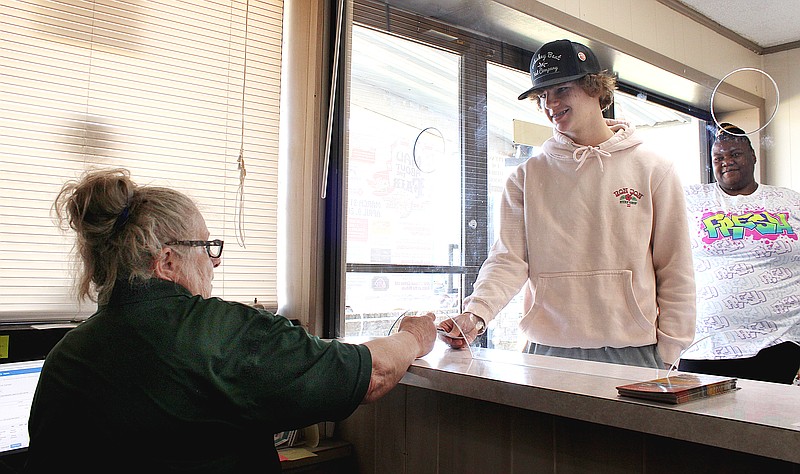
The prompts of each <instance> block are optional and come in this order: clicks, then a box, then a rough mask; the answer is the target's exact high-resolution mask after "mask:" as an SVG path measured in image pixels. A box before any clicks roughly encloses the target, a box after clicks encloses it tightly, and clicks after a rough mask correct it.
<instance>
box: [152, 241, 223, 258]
mask: <svg viewBox="0 0 800 474" xmlns="http://www.w3.org/2000/svg"><path fill="white" fill-rule="evenodd" d="M224 243H225V242H223V241H222V240H219V239H214V240H173V241H172V242H167V243H166V244H164V245H185V246H187V247H205V248H206V253H208V256H209V257H211V258H219V257H220V255H222V244H224Z"/></svg>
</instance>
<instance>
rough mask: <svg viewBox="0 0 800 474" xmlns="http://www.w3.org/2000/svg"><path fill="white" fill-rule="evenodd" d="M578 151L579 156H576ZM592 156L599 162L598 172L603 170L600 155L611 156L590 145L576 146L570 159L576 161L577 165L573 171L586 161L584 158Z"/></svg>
mask: <svg viewBox="0 0 800 474" xmlns="http://www.w3.org/2000/svg"><path fill="white" fill-rule="evenodd" d="M578 153H580V155H581V156H578ZM592 156H594V157H595V158H597V161H599V162H600V172H601V173H602V172H603V158H602V157H604V156H605V157H606V158H608V157H610V156H611V153H609V152H607V151H605V150H601V149H600V148H598V147H594V146H591V145H585V146H580V147H578V148H576V149H575V151H574V152H572V159H573V160H575V162H576V163H578V167H577V168H575V171H578V170H579V169H581V167H582V166H583V164H584V163H586V160H587V159H588V158H591V157H592Z"/></svg>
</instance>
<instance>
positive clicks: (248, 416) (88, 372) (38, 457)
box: [28, 280, 372, 473]
mask: <svg viewBox="0 0 800 474" xmlns="http://www.w3.org/2000/svg"><path fill="white" fill-rule="evenodd" d="M371 366H372V359H371V356H370V353H369V350H368V349H367V348H366V347H365V346H361V345H351V344H342V343H340V342H337V341H332V342H329V341H323V340H320V339H319V338H317V337H314V336H310V335H308V334H307V333H306V331H305V330H304V329H303V328H301V327H296V326H292V325H291V323H289V321H288V320H286V318H283V317H281V316H276V315H273V314H270V313H268V312H264V311H259V310H256V309H254V308H251V307H249V306H247V305H243V304H239V303H231V302H226V301H223V300H221V299H218V298H211V299H203V298H201V297H199V296H192V295H191V294H190V293H189V292H188V291H187V290H186V289H184V288H183V287H181V286H179V285H177V284H174V283H171V282H166V281H163V280H151V281H149V282H147V284H146V285H140V286H133V287H131V286H130V285H128V284H127V283H125V282H118V283H117V285H116V286H115V288H114V291H113V294H112V296H111V298H110V301H109V303H108V304H107V305H104V306H101V307H100V308H99V309H98V311H97V313H95V314H94V315H93V316H92V317H91V318H89V319H88V320H87V321H86V322H84V323H82V324H81V325H80V326H78V327H77V328H75V329H73V330H72V331H70V332H69V333H67V335H66V336H65V337H64V338H63V339H62V340H61V341H60V342H59V343H58V344H57V345H56V346H55V347H54V348H53V350H52V351H51V352H50V354H49V355H48V356H47V360H46V361H45V364H44V368H43V370H42V374H41V378H40V380H39V386H38V388H37V391H36V396H35V398H34V401H33V406H32V408H31V417H30V423H29V431H30V438H31V441H30V447H29V450H28V456H29V461H28V467H29V468H30V470H31V471H32V472H33V471H35V472H61V471H64V472H66V471H68V470H73V469H77V471H76V472H87V470H88V471H89V472H97V471H104V472H121V471H125V472H128V471H141V472H237V473H244V472H260V473H269V472H280V463H279V462H278V457H277V453H276V451H275V447H274V442H273V434H274V433H276V432H279V431H284V430H288V429H294V428H302V427H304V426H308V425H311V424H313V423H317V422H320V421H335V420H340V419H343V418H346V417H347V416H349V415H350V414H351V413H352V412H353V411H354V410H355V409H356V408H357V407H358V405H359V404H360V403H361V401H362V399H363V398H364V395H365V394H366V392H367V388H368V387H369V380H370V374H371Z"/></svg>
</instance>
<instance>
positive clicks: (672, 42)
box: [503, 0, 800, 191]
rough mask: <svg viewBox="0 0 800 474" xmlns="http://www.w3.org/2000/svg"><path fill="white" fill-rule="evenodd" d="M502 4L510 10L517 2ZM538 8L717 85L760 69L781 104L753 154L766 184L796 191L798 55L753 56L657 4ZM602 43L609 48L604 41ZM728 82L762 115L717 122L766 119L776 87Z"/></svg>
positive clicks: (546, 0)
mask: <svg viewBox="0 0 800 474" xmlns="http://www.w3.org/2000/svg"><path fill="white" fill-rule="evenodd" d="M503 3H507V4H509V5H511V4H513V3H515V2H513V1H505V2H503ZM526 3H529V2H526ZM533 3H537V2H533ZM538 3H541V4H544V5H547V6H549V7H552V8H555V9H557V10H560V11H562V12H564V13H566V14H568V15H570V16H572V17H575V18H576V19H578V20H581V21H584V22H587V23H589V24H591V25H594V26H597V27H599V28H602V29H603V30H606V31H608V32H609V33H611V34H612V35H611V37H612V40H611V43H613V36H614V35H616V36H618V37H620V38H623V39H625V40H628V41H632V42H634V43H636V44H638V45H641V46H643V47H645V48H647V49H649V50H651V51H653V52H654V53H657V54H659V55H664V56H668V57H669V58H672V59H674V60H675V61H677V62H679V63H682V64H685V65H686V66H688V67H689V68H693V69H696V70H698V71H701V72H703V73H705V74H707V75H709V76H712V77H713V78H717V81H718V80H719V78H722V77H724V76H725V75H727V74H728V73H730V72H732V71H733V70H735V69H739V68H743V67H752V68H759V69H763V70H764V71H765V72H767V73H768V74H769V75H770V76H772V78H773V79H774V80H775V82H776V83H777V84H778V89H779V91H780V104H779V107H778V112H777V114H776V116H775V119H774V120H773V121H772V122H771V123H770V125H769V126H768V127H767V128H765V129H764V130H763V131H762V133H760V134H757V135H754V136H752V137H751V141H753V145H754V147H756V143H759V144H760V152H759V150H757V153H758V154H759V155H760V156H759V162H760V163H761V173H760V174H761V176H760V179H761V182H764V183H768V184H775V185H779V186H786V187H790V188H792V189H795V190H798V191H800V165H796V166H793V164H792V163H793V162H794V161H796V160H798V159H800V144H795V143H793V142H797V141H798V140H800V137H799V138H798V140H793V137H794V135H796V134H797V133H798V132H800V102H799V101H800V98H799V97H798V95H800V81H799V80H798V79H800V66H798V64H800V50H797V49H795V50H792V51H785V52H780V53H773V54H770V55H765V56H760V55H757V54H756V53H754V52H752V51H750V50H748V49H747V48H745V47H743V46H740V45H739V44H737V43H735V42H734V41H731V40H729V39H727V38H725V37H724V36H722V35H720V34H718V33H715V32H714V31H712V30H711V29H709V28H707V27H705V26H703V25H701V24H699V23H697V22H695V21H693V20H691V19H689V18H687V17H685V16H683V15H681V14H679V13H677V12H676V11H674V10H672V9H671V8H669V7H667V6H665V5H662V4H661V3H659V2H658V1H657V0H542V1H541V2H538ZM605 42H606V43H609V41H608V39H607V38H605ZM620 45H622V46H623V48H619V47H618V46H619V45H615V44H609V46H611V47H614V48H616V49H620V50H623V51H624V46H625V45H624V41H620ZM640 59H643V60H647V59H648V58H646V57H640ZM728 82H729V83H730V84H731V85H734V86H736V87H739V88H741V89H743V90H746V91H748V92H750V93H753V94H755V95H757V96H759V97H763V98H764V99H765V100H766V104H765V107H764V110H763V111H758V112H757V113H754V111H752V110H751V111H741V112H738V113H736V114H733V115H731V116H718V117H717V118H718V119H719V120H720V121H722V120H730V121H733V122H735V121H736V120H739V121H745V122H747V124H748V125H750V124H752V121H753V120H755V119H754V117H755V116H757V115H760V116H761V118H760V120H761V124H763V123H764V121H766V120H767V119H769V117H770V115H771V114H772V111H773V110H774V107H775V103H774V93H773V89H774V88H773V86H772V83H771V82H770V81H769V79H768V78H766V77H765V76H763V75H760V74H758V73H744V72H743V73H736V74H733V75H731V76H730V77H729V78H728V80H727V81H726V83H728ZM703 85H704V86H705V87H707V88H709V89H711V90H713V88H714V87H715V86H716V85H717V84H716V81H708V82H707V83H706V84H703ZM715 104H716V102H715ZM758 126H760V124H759V125H758ZM758 126H755V127H752V128H750V129H749V130H754V129H756V128H758ZM746 130H747V129H746ZM795 131H797V132H795ZM793 145H794V146H793ZM756 148H758V147H756ZM757 178H758V176H757Z"/></svg>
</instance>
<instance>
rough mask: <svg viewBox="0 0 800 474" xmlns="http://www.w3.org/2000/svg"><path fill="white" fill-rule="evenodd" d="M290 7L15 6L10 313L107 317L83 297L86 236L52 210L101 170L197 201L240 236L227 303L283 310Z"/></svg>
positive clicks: (3, 278) (3, 5)
mask: <svg viewBox="0 0 800 474" xmlns="http://www.w3.org/2000/svg"><path fill="white" fill-rule="evenodd" d="M282 10H283V2H282V1H281V0H249V1H248V0H232V1H223V0H216V1H215V0H186V1H178V0H161V1H157V0H128V1H113V0H94V1H93V0H84V1H81V0H63V1H45V0H25V1H23V0H0V239H2V241H3V245H2V251H0V322H9V321H52V320H65V319H69V320H72V319H83V318H85V317H86V316H88V315H90V314H91V313H92V312H93V311H94V310H95V305H94V304H93V303H91V302H89V303H88V304H83V305H81V306H78V304H77V302H76V300H75V298H74V297H73V295H72V287H73V271H72V270H73V267H74V265H73V264H72V261H73V260H74V259H73V258H72V254H71V250H72V243H73V241H74V235H72V234H70V233H68V234H66V235H63V234H62V233H61V232H60V231H59V230H58V229H57V228H56V226H55V224H54V222H53V219H52V215H51V206H52V202H53V199H54V198H55V197H56V195H57V193H58V191H59V189H60V188H61V186H62V185H63V184H64V182H65V181H67V180H69V179H74V178H77V177H79V176H80V175H81V174H82V173H83V172H84V170H86V169H90V168H97V167H125V168H127V169H129V170H130V171H131V175H132V177H133V179H134V181H135V182H137V183H138V184H140V185H146V184H154V185H164V186H169V187H172V188H175V189H178V190H180V191H183V192H185V193H187V194H188V195H190V196H192V197H193V198H194V199H195V200H196V201H197V203H198V205H199V207H200V209H201V212H203V215H204V217H205V219H206V223H207V224H208V227H209V230H210V232H211V238H212V239H213V238H219V239H223V240H225V248H224V252H223V257H222V265H221V266H220V267H219V268H217V270H216V272H215V280H214V293H213V294H214V296H219V297H222V298H225V299H228V300H235V301H242V302H246V303H252V302H253V301H254V299H256V298H257V299H258V302H259V303H263V304H265V305H266V306H267V307H269V308H273V309H274V308H276V307H277V296H276V272H277V269H276V265H277V255H276V244H277V230H276V228H277V206H278V203H277V196H278V188H277V183H278V122H279V115H278V112H279V110H278V108H279V94H280V69H281V31H282ZM240 149H243V163H244V172H242V170H241V169H240V160H239V157H240ZM242 191H243V192H242ZM240 192H241V195H240ZM240 198H241V199H240ZM240 210H241V212H240Z"/></svg>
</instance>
